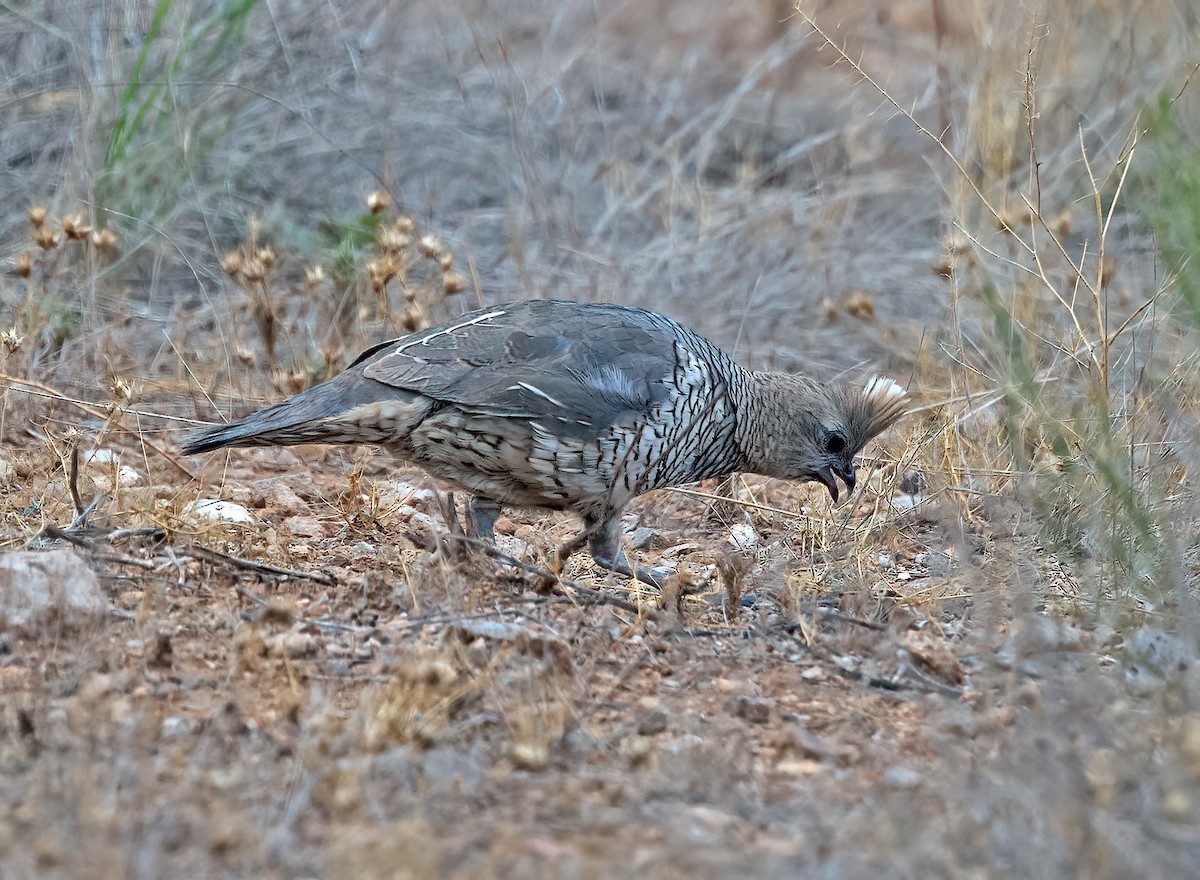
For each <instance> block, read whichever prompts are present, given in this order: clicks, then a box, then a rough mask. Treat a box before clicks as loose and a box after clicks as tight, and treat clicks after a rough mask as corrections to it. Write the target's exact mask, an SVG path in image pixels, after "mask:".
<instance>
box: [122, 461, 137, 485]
mask: <svg viewBox="0 0 1200 880" xmlns="http://www.w3.org/2000/svg"><path fill="white" fill-rule="evenodd" d="M141 481H142V475H141V474H139V473H138V472H137V471H135V470H134V469H133V468H131V467H130V466H129V465H127V464H123V465H121V466H120V467H119V468H117V485H118V486H136V485H137V484H138V483H140V482H141Z"/></svg>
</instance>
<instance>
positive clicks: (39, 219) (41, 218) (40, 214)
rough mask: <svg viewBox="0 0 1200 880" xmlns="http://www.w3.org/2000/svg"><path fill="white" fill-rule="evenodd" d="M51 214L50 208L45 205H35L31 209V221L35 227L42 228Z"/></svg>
mask: <svg viewBox="0 0 1200 880" xmlns="http://www.w3.org/2000/svg"><path fill="white" fill-rule="evenodd" d="M49 214H50V209H49V208H47V207H46V206H45V205H34V206H33V207H32V208H30V209H29V222H30V223H32V224H33V228H34V229H41V228H42V226H44V225H45V223H46V217H48V216H49Z"/></svg>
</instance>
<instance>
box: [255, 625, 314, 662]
mask: <svg viewBox="0 0 1200 880" xmlns="http://www.w3.org/2000/svg"><path fill="white" fill-rule="evenodd" d="M267 648H268V649H269V650H270V652H271V653H272V654H276V655H278V656H282V657H287V658H288V659H289V660H302V659H303V658H305V657H312V656H315V655H316V653H317V651H318V649H319V648H320V646H319V645H318V644H317V640H316V639H315V638H313V636H312V635H311V634H310V633H306V632H297V631H295V630H292V631H291V632H284V633H276V634H275V635H273V636H271V638H269V639H267Z"/></svg>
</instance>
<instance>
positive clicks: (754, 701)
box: [725, 694, 775, 724]
mask: <svg viewBox="0 0 1200 880" xmlns="http://www.w3.org/2000/svg"><path fill="white" fill-rule="evenodd" d="M774 706H775V701H774V700H771V699H768V698H767V697H751V696H747V695H745V694H739V695H738V696H735V697H730V699H729V701H728V702H727V703H726V704H725V708H726V711H728V712H729V713H730V714H731V715H733V716H734V717H735V718H742V719H744V720H746V721H749V722H750V723H751V724H766V723H767V722H768V721H770V720H771V709H772V708H774Z"/></svg>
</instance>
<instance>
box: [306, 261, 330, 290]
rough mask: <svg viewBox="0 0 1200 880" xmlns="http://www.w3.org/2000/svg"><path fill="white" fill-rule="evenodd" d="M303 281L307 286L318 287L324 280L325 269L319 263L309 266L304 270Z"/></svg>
mask: <svg viewBox="0 0 1200 880" xmlns="http://www.w3.org/2000/svg"><path fill="white" fill-rule="evenodd" d="M304 281H305V282H306V283H307V284H308V286H309V287H320V286H321V284H322V282H324V281H325V270H324V269H322V268H321V266H320V265H319V264H318V265H314V266H309V267H308V268H307V269H305V270H304Z"/></svg>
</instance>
